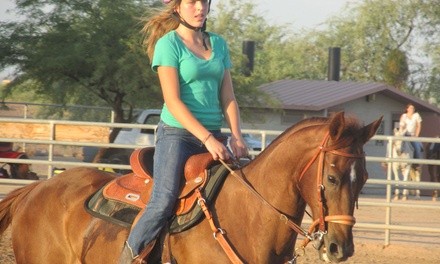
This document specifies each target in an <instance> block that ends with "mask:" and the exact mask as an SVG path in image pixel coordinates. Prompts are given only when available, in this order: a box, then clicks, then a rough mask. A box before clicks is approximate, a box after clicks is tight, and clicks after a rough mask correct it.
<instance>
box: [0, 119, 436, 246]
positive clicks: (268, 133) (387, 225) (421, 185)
mask: <svg viewBox="0 0 440 264" xmlns="http://www.w3.org/2000/svg"><path fill="white" fill-rule="evenodd" d="M0 120H1V121H4V122H20V123H46V124H50V125H51V129H52V130H51V137H50V138H48V139H47V140H33V139H17V138H15V139H14V138H0V142H13V143H19V144H23V145H26V144H40V145H47V146H48V151H47V160H38V159H33V158H30V159H6V158H0V163H25V164H31V165H33V164H35V165H36V164H39V165H47V166H48V169H47V178H51V177H52V176H53V175H52V174H53V169H54V166H71V167H75V166H86V167H95V168H112V169H126V170H127V169H130V166H129V165H122V164H107V163H86V162H75V161H57V160H55V155H54V147H55V146H76V147H84V146H91V147H112V148H124V149H129V148H132V149H135V148H139V147H142V146H140V145H126V144H114V143H91V142H73V141H57V140H55V139H54V136H53V135H54V133H55V131H54V127H55V124H69V125H93V126H103V127H110V128H115V127H122V128H145V129H154V128H155V126H153V125H139V124H120V123H101V122H97V123H92V122H74V121H55V120H35V119H17V118H0ZM281 132H282V131H274V130H253V129H244V130H243V133H249V134H253V135H257V136H258V137H260V138H261V143H262V149H264V148H265V147H266V142H267V138H268V137H274V136H277V135H279V134H280V133H281ZM371 140H383V141H387V142H388V147H389V148H391V145H392V142H393V140H402V141H419V142H430V143H440V138H412V137H395V136H386V135H385V136H383V135H376V136H374V137H373V138H372V139H371ZM258 153H259V151H252V152H251V153H250V154H253V155H257V154H258ZM388 153H391V151H388ZM366 160H367V162H372V163H388V164H391V163H392V162H408V163H418V164H431V165H439V166H440V160H429V159H417V160H414V159H398V158H392V157H391V156H385V157H375V156H367V157H366ZM32 182H34V181H32V180H14V179H0V187H2V186H3V187H4V186H10V187H12V188H18V187H21V186H25V185H27V184H29V183H32ZM395 185H399V187H405V188H408V189H432V190H434V189H440V183H433V182H402V181H395V180H392V171H391V166H388V169H387V173H386V179H368V181H367V183H366V186H365V187H364V188H370V187H372V186H379V187H383V188H384V189H385V193H386V195H385V197H384V201H382V202H368V201H363V199H362V196H361V197H360V199H359V205H364V206H374V207H383V208H385V209H386V214H385V220H384V223H383V224H373V223H357V224H356V226H355V228H366V229H370V230H383V231H384V232H385V241H384V244H385V245H389V244H390V234H391V231H396V230H400V231H410V232H414V233H418V232H431V233H432V232H433V233H440V227H439V228H431V227H424V226H405V225H393V224H391V220H392V215H391V211H392V209H393V208H397V207H406V208H423V209H429V210H436V211H437V212H439V211H440V203H439V204H432V205H423V204H419V205H418V204H405V203H393V202H392V201H391V200H392V199H391V197H392V188H393V186H395ZM2 190H3V189H2V188H0V195H1V196H3V195H5V193H2ZM304 223H307V220H305V221H304Z"/></svg>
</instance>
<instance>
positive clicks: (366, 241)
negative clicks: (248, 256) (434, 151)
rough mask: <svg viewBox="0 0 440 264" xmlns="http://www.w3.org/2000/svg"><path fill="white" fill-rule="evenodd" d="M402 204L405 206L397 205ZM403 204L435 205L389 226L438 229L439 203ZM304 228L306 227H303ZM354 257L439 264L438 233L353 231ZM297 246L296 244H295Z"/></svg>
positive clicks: (367, 263) (368, 214) (365, 215)
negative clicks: (386, 235) (386, 242)
mask: <svg viewBox="0 0 440 264" xmlns="http://www.w3.org/2000/svg"><path fill="white" fill-rule="evenodd" d="M361 201H381V202H384V200H383V198H378V197H361ZM397 203H404V202H401V201H399V202H397ZM405 204H410V205H411V204H424V205H434V206H437V205H438V210H437V209H434V210H433V209H432V208H431V209H425V208H424V209H417V208H413V207H409V208H393V209H392V213H391V215H392V224H394V225H405V226H422V227H436V228H439V227H440V224H439V219H440V201H437V202H433V201H431V199H430V198H429V197H422V200H413V199H410V200H408V201H406V202H405ZM355 216H356V218H357V222H358V223H359V224H360V223H374V224H383V223H384V221H385V209H384V208H381V207H373V206H366V205H365V206H360V208H359V209H358V210H357V211H356V212H355ZM305 227H307V225H305ZM354 242H355V247H356V248H355V254H354V256H353V257H351V258H350V259H349V260H348V261H346V262H345V263H349V264H374V263H381V264H382V263H384V264H402V263H420V264H437V263H440V250H439V248H440V233H426V232H413V231H391V237H390V245H388V246H384V243H385V231H383V230H372V229H367V228H359V227H356V226H355V228H354ZM297 244H299V243H297ZM319 262H320V261H319V258H318V255H317V253H316V250H315V249H314V248H313V246H312V245H311V244H309V245H308V246H307V248H306V253H305V255H304V256H300V257H299V258H298V262H297V263H298V264H306V263H319ZM0 263H2V264H10V263H15V262H14V256H13V252H12V247H11V242H10V229H8V230H7V231H6V232H5V234H4V235H3V236H2V237H1V239H0Z"/></svg>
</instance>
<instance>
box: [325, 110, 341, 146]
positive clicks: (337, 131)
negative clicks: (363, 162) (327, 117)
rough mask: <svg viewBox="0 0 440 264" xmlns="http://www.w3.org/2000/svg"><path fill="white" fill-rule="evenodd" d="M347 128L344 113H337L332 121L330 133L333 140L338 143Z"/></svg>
mask: <svg viewBox="0 0 440 264" xmlns="http://www.w3.org/2000/svg"><path fill="white" fill-rule="evenodd" d="M344 127H345V118H344V112H338V113H336V114H335V115H334V116H333V118H332V119H331V121H330V127H329V133H330V137H331V139H332V140H334V141H336V140H338V139H339V137H340V136H341V135H342V132H343V131H344Z"/></svg>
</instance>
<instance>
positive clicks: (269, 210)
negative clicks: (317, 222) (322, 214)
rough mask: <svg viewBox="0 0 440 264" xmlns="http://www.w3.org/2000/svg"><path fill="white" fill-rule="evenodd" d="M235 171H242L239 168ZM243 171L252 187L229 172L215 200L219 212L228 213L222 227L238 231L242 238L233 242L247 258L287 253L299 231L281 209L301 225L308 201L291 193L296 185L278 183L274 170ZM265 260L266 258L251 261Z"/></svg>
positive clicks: (234, 231)
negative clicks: (289, 222)
mask: <svg viewBox="0 0 440 264" xmlns="http://www.w3.org/2000/svg"><path fill="white" fill-rule="evenodd" d="M254 170H255V171H254ZM236 173H237V175H240V174H241V172H239V171H236ZM242 173H243V175H244V176H245V179H246V180H248V181H249V183H250V186H251V189H250V188H249V187H247V186H246V185H245V184H243V183H241V182H240V183H239V182H237V180H236V179H235V177H232V176H231V175H229V177H228V179H227V181H226V182H225V184H224V186H223V188H222V191H221V193H220V195H219V197H218V198H217V200H216V205H215V207H216V211H217V213H218V215H219V216H220V215H227V216H228V219H223V222H221V224H225V225H226V226H222V227H225V228H226V230H228V229H229V231H228V233H229V234H230V235H231V236H232V234H233V233H236V234H239V239H237V240H233V242H232V243H233V244H234V246H235V247H237V250H238V252H247V253H246V258H247V259H250V260H262V259H266V258H267V256H269V255H271V254H273V252H278V253H279V254H280V255H284V256H288V255H289V254H290V253H291V252H292V250H293V248H294V246H295V241H296V236H297V234H296V233H295V232H293V231H292V229H290V228H289V226H288V225H286V224H285V221H284V220H283V218H282V217H280V213H282V214H286V215H287V216H288V217H289V218H290V219H291V220H293V221H294V222H296V223H297V224H298V225H299V224H300V223H301V220H302V217H303V214H304V209H305V205H303V204H302V203H301V201H300V200H299V196H298V195H293V194H292V191H296V190H294V189H296V187H294V189H293V188H290V186H282V185H281V184H279V183H278V182H277V181H276V178H277V176H279V175H278V174H277V173H276V172H274V171H272V172H271V173H270V172H268V171H264V170H262V171H256V168H251V167H245V168H244V169H243V172H242ZM263 182H264V183H263ZM263 186H264V187H263ZM252 189H253V190H255V191H256V192H257V193H258V194H255V193H254V192H253V191H252ZM259 195H261V196H262V197H263V199H261V198H260V197H259ZM255 241H258V243H255ZM249 247H250V248H249ZM265 262H267V261H258V262H249V263H265Z"/></svg>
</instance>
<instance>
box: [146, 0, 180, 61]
mask: <svg viewBox="0 0 440 264" xmlns="http://www.w3.org/2000/svg"><path fill="white" fill-rule="evenodd" d="M180 2H181V0H173V1H171V3H169V4H167V5H166V7H165V8H162V9H157V10H153V11H152V12H150V14H152V15H151V16H150V17H147V18H145V19H144V21H145V25H144V27H143V28H142V33H143V34H144V41H143V44H144V45H145V47H146V51H147V55H148V57H149V58H150V61H151V60H152V59H153V55H154V47H155V46H156V42H157V41H158V40H159V39H160V38H161V37H162V36H164V35H165V34H166V33H168V32H170V31H171V30H174V29H176V28H177V27H178V26H179V22H178V21H176V20H175V19H173V18H172V17H171V15H172V14H173V13H174V12H175V10H176V8H177V7H178V6H179V5H180ZM155 11H157V12H158V14H157V12H155Z"/></svg>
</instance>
